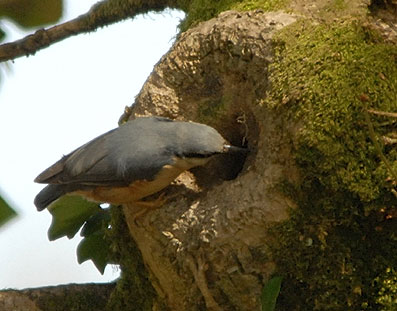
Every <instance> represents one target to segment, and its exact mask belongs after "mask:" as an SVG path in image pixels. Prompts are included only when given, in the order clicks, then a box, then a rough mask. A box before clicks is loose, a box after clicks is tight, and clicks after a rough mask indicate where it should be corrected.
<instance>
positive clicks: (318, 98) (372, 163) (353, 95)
mask: <svg viewBox="0 0 397 311" xmlns="http://www.w3.org/2000/svg"><path fill="white" fill-rule="evenodd" d="M270 82H271V84H272V91H271V92H270V93H269V94H268V98H267V105H268V106H269V107H273V108H274V109H280V111H284V112H285V111H287V115H288V117H289V118H291V119H295V120H299V122H300V124H302V128H301V131H300V132H299V135H298V138H297V142H296V150H295V155H296V161H297V163H298V165H299V166H300V168H301V175H302V183H301V184H300V185H298V186H289V193H291V192H292V193H293V194H292V195H291V196H292V197H293V198H294V199H295V200H296V201H297V203H298V205H299V208H298V209H297V210H295V211H292V213H291V219H290V220H289V221H287V222H285V223H282V224H280V225H277V226H275V227H274V228H273V229H272V231H271V232H272V233H273V234H274V235H275V237H277V241H278V244H277V245H272V246H271V248H272V251H273V255H274V260H275V261H276V263H277V265H278V267H279V269H280V271H279V273H280V274H282V275H283V276H284V282H283V288H282V291H281V297H280V303H281V305H280V308H281V309H282V310H332V311H337V310H380V308H381V307H383V309H382V310H387V311H392V310H394V309H392V307H390V306H389V305H390V304H388V301H390V299H389V298H388V297H390V296H391V295H390V293H393V290H395V273H389V274H386V275H385V272H384V271H391V270H390V269H394V270H393V271H395V268H396V267H397V252H396V251H395V247H394V246H393V245H395V244H396V242H397V226H396V222H397V221H396V219H395V218H393V217H392V215H393V210H395V208H397V200H396V197H395V196H394V195H393V193H392V191H391V189H390V188H391V183H390V182H388V181H387V179H388V178H389V177H390V176H391V174H390V171H389V170H388V169H387V168H386V166H385V164H384V162H382V161H380V157H379V154H378V153H377V151H376V149H375V147H374V144H373V142H372V141H371V139H370V135H369V131H368V123H367V122H366V120H365V112H364V111H365V110H366V108H367V106H368V108H371V109H375V110H382V111H393V110H395V107H396V102H397V47H396V46H391V45H387V44H384V43H382V42H381V41H380V40H379V38H378V37H377V36H376V34H374V33H372V32H370V31H368V30H367V29H365V28H363V27H361V26H360V25H358V24H354V23H346V22H345V23H333V24H332V25H313V24H310V23H309V22H307V21H306V22H305V21H301V22H298V23H296V24H294V25H292V26H290V27H287V28H286V29H284V30H283V31H282V32H281V33H280V34H279V35H278V36H277V38H276V44H275V62H274V63H273V65H272V68H271V75H270ZM367 98H369V101H367ZM371 122H372V123H373V125H374V127H375V129H376V132H377V135H378V136H380V135H385V134H387V133H388V132H391V131H395V129H396V123H395V122H394V123H393V121H390V120H387V119H385V118H384V117H379V116H378V117H376V116H371ZM382 152H383V154H384V155H385V156H386V158H387V159H388V160H389V161H390V163H393V166H394V169H396V168H397V150H396V149H395V148H391V147H383V150H382ZM380 280H381V281H380ZM393 280H394V281H393ZM390 282H394V283H393V284H394V285H393V286H392V287H387V289H386V290H383V291H382V288H385V286H384V284H389V283H390ZM394 307H395V305H394ZM281 309H280V310H281Z"/></svg>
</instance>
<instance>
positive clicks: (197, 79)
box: [124, 11, 299, 311]
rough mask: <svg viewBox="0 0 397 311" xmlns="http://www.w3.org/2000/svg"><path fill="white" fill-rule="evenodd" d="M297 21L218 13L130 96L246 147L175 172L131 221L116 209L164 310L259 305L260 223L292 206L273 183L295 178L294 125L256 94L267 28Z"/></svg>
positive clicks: (148, 110) (261, 88) (142, 107)
mask: <svg viewBox="0 0 397 311" xmlns="http://www.w3.org/2000/svg"><path fill="white" fill-rule="evenodd" d="M296 19H297V17H296V16H293V15H289V14H286V13H263V12H261V11H256V12H247V13H239V12H234V11H227V12H224V13H222V14H220V15H219V16H218V18H216V19H212V20H209V21H207V22H205V23H202V24H200V25H199V26H198V27H196V28H193V29H191V30H189V31H187V32H186V33H184V34H182V35H181V37H180V38H179V40H178V41H177V43H176V44H175V45H174V47H173V48H172V50H171V51H170V52H169V53H168V54H167V55H165V56H164V57H163V58H162V59H161V61H160V62H159V64H158V65H157V66H156V67H155V69H154V71H153V73H152V74H151V76H150V77H149V79H148V81H147V82H146V83H145V85H144V87H143V89H142V91H141V93H140V94H139V96H138V97H137V99H136V102H135V105H134V106H133V110H132V112H133V114H134V115H135V116H138V115H149V114H150V115H151V114H154V115H162V116H167V117H171V118H176V119H181V118H183V119H186V120H194V121H198V122H203V123H207V124H209V125H212V126H214V127H215V128H216V129H218V130H219V132H220V133H221V134H222V135H224V137H225V138H227V139H229V140H230V141H231V142H232V143H233V144H236V145H248V147H249V148H250V150H251V151H250V154H249V155H248V157H247V159H246V160H245V162H244V159H239V158H235V159H231V160H230V159H229V160H227V159H225V158H223V159H218V160H217V161H213V162H212V164H211V165H210V166H208V167H206V168H202V169H197V170H195V171H194V172H193V174H191V173H187V174H184V175H183V176H181V177H180V178H179V179H178V181H177V182H176V185H175V186H174V187H171V189H169V191H170V192H171V193H172V195H174V194H175V195H176V196H175V197H174V196H173V199H170V200H169V202H168V203H167V204H166V206H164V207H163V208H161V209H159V210H156V211H153V212H150V213H148V214H147V215H146V216H145V218H144V219H143V220H142V221H141V222H140V223H138V224H136V223H135V222H134V221H133V216H132V208H131V207H129V206H126V207H125V208H124V212H125V214H126V218H127V222H128V225H129V228H130V232H131V235H132V236H133V238H134V239H135V241H136V243H137V245H138V247H139V249H140V250H141V251H142V255H143V259H144V261H145V264H146V266H147V268H148V270H149V271H150V275H151V281H152V284H153V285H154V287H155V289H156V291H157V293H158V295H159V299H160V300H163V302H165V304H166V305H168V306H169V308H170V310H181V311H182V310H260V302H259V299H260V293H261V289H262V287H263V284H264V282H265V281H266V280H267V279H268V277H269V275H270V274H271V273H272V271H273V264H272V262H271V261H269V259H266V257H267V255H268V252H267V250H266V247H265V246H264V243H263V242H264V240H265V239H266V228H267V227H268V226H269V224H271V223H274V222H278V221H281V220H284V219H286V218H287V210H288V209H289V208H291V207H293V203H292V202H291V201H290V200H288V199H287V198H286V197H285V196H283V195H282V194H281V193H280V192H279V191H278V190H277V185H278V184H279V183H280V182H282V181H290V182H296V181H297V179H298V178H299V176H298V173H297V170H296V168H295V166H294V165H295V164H294V162H293V159H292V157H291V154H290V149H291V146H292V145H293V136H294V133H295V132H296V128H297V126H296V125H294V124H289V123H287V122H286V121H285V120H283V118H282V117H280V116H279V115H278V114H277V113H276V112H274V111H272V112H270V111H267V110H266V108H264V107H263V106H262V105H261V104H260V99H262V98H265V93H266V90H267V74H268V70H267V68H268V65H269V62H270V61H271V58H272V35H273V34H274V33H275V32H276V31H278V30H280V29H281V28H283V27H285V26H286V25H289V24H290V23H292V22H294V21H295V20H296ZM281 129H282V130H281ZM240 170H241V171H240ZM154 309H156V307H155V308H154Z"/></svg>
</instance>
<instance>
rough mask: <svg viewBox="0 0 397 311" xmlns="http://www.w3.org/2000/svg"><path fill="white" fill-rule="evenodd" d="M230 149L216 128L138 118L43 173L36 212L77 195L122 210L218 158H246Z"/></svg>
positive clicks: (236, 149)
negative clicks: (219, 156) (122, 207)
mask: <svg viewBox="0 0 397 311" xmlns="http://www.w3.org/2000/svg"><path fill="white" fill-rule="evenodd" d="M246 152H247V148H242V147H237V146H233V145H230V144H229V143H228V141H227V140H226V139H224V138H223V137H222V136H221V134H219V133H218V131H216V130H215V129H214V128H213V127H211V126H208V125H205V124H201V123H195V122H189V121H177V120H172V119H169V118H165V117H159V116H150V117H137V118H135V119H133V120H130V121H127V122H125V123H124V124H122V125H121V126H119V127H117V128H115V129H113V130H110V131H108V132H106V133H104V134H102V135H100V136H98V137H96V138H94V139H93V140H91V141H89V142H88V143H86V144H84V145H82V146H81V147H79V148H77V149H75V150H74V151H72V152H71V153H69V154H67V155H65V156H63V157H62V158H61V159H60V160H59V161H57V162H56V163H54V164H53V165H51V166H50V167H49V168H47V169H46V170H44V171H43V172H42V173H41V174H39V175H38V176H37V177H36V179H35V180H34V181H35V182H36V183H42V184H47V186H46V187H44V188H43V189H42V190H41V191H40V192H39V193H38V194H37V196H36V197H35V199H34V204H35V206H36V208H37V210H38V211H42V210H44V209H46V208H47V207H49V206H51V204H52V203H53V202H55V201H56V200H57V199H59V198H60V197H62V196H64V195H79V196H82V197H84V198H85V199H87V200H89V201H93V202H98V203H109V204H112V205H122V204H128V203H135V204H138V203H141V204H143V205H146V206H148V207H158V206H161V205H162V204H163V203H164V201H165V200H164V199H163V197H162V195H160V197H159V198H158V199H157V200H154V201H153V202H150V201H149V202H147V201H142V199H144V198H146V197H148V196H150V195H152V194H155V193H157V192H159V191H161V190H162V189H164V188H166V187H167V186H168V185H169V184H171V183H172V182H173V181H174V180H175V179H176V178H177V177H178V176H179V175H180V174H181V173H182V172H184V171H186V170H189V169H191V168H193V167H196V166H201V165H205V164H206V163H207V162H208V161H209V160H210V159H211V158H213V157H214V156H216V155H217V154H229V153H231V154H235V153H246Z"/></svg>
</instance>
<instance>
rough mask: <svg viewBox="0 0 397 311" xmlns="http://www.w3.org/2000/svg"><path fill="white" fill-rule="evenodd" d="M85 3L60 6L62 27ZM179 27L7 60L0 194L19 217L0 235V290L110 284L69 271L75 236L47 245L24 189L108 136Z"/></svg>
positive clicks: (75, 40)
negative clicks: (65, 159)
mask: <svg viewBox="0 0 397 311" xmlns="http://www.w3.org/2000/svg"><path fill="white" fill-rule="evenodd" d="M95 2H96V1H92V0H89V1H88V0H85V1H81V0H66V5H67V8H66V12H65V14H64V17H63V20H69V19H71V18H74V17H76V16H78V15H80V14H82V13H85V12H86V11H87V10H88V9H89V7H90V6H91V5H92V4H93V3H95ZM182 18H183V13H181V12H177V11H171V12H167V13H163V14H147V15H145V16H143V17H138V18H136V19H135V20H134V21H131V20H128V21H125V22H123V23H119V24H116V25H112V26H109V27H106V28H103V29H99V30H97V31H96V32H94V33H91V34H88V35H79V36H77V37H72V38H69V39H66V40H64V41H62V42H60V43H57V44H55V45H53V46H51V47H49V48H47V49H45V50H42V51H39V52H37V53H36V55H34V56H30V57H28V58H26V57H23V58H19V59H16V60H15V62H14V63H9V67H10V69H9V70H5V69H6V68H5V67H4V66H0V70H1V72H2V74H1V85H0V150H1V152H0V191H1V193H2V195H3V196H4V198H6V199H7V200H8V201H9V203H11V205H12V206H13V207H14V208H16V209H17V211H18V213H19V217H17V218H16V219H15V220H14V221H11V222H10V223H8V224H7V225H5V226H3V227H2V228H1V229H0V250H1V255H0V289H2V288H26V287H38V286H47V285H57V284H65V283H84V282H107V281H109V280H113V279H115V278H117V277H118V273H119V272H118V271H116V269H115V268H114V267H111V266H108V267H107V268H106V271H105V274H104V275H103V276H102V275H101V274H100V273H99V272H98V271H97V270H96V268H95V266H94V265H93V263H92V262H91V261H87V262H85V263H84V264H82V265H79V264H78V263H77V257H76V247H77V245H78V243H79V241H80V237H79V236H76V237H75V238H74V239H73V240H68V239H67V238H62V239H59V240H57V241H54V242H49V241H48V238H47V230H48V227H49V225H50V223H51V216H50V214H49V213H48V212H47V211H43V212H41V213H39V212H37V211H36V208H35V207H34V205H33V199H34V197H35V195H36V194H37V192H39V191H40V189H41V188H42V187H43V185H38V184H34V183H33V179H34V178H35V177H36V176H37V175H38V174H39V173H40V172H41V171H43V170H44V169H45V168H47V167H48V166H50V165H51V164H53V163H54V162H55V161H57V160H58V159H59V158H60V157H62V155H64V154H67V153H69V152H70V151H72V150H73V149H75V148H76V147H79V146H80V145H82V144H84V143H85V142H87V141H88V140H90V139H92V138H94V137H96V136H98V135H100V134H102V133H103V132H105V131H108V130H110V129H112V128H114V127H116V126H117V121H118V119H119V117H120V115H121V114H122V112H123V109H124V107H125V106H127V105H131V104H132V103H133V101H134V97H135V96H136V95H137V94H138V92H139V90H140V89H141V87H142V85H143V83H144V82H145V80H146V79H147V77H148V76H149V74H150V72H151V71H152V69H153V66H154V65H155V64H156V63H157V62H158V61H159V59H160V57H161V56H162V55H163V54H164V53H166V52H167V50H168V49H169V48H170V46H171V44H172V42H173V40H174V37H175V35H176V33H177V25H178V23H179V21H180V19H182ZM3 25H4V24H3ZM5 26H6V27H7V33H12V35H11V36H10V37H8V39H7V41H13V40H15V39H19V38H21V37H23V36H25V35H26V33H24V32H22V31H21V30H18V29H17V28H16V27H15V26H13V25H12V24H10V23H5ZM28 33H30V32H28Z"/></svg>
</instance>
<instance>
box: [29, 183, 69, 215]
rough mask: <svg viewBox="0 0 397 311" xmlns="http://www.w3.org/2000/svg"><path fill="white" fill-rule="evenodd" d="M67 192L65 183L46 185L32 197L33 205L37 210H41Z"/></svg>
mask: <svg viewBox="0 0 397 311" xmlns="http://www.w3.org/2000/svg"><path fill="white" fill-rule="evenodd" d="M67 192H68V189H66V187H65V185H47V186H46V187H45V188H43V190H41V191H40V192H39V193H38V194H37V195H36V197H35V198H34V205H36V207H37V210H38V211H42V210H43V209H45V208H46V207H47V206H48V205H50V204H51V203H52V202H54V201H55V200H56V199H58V198H59V197H61V196H63V195H64V194H66V193H67Z"/></svg>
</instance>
